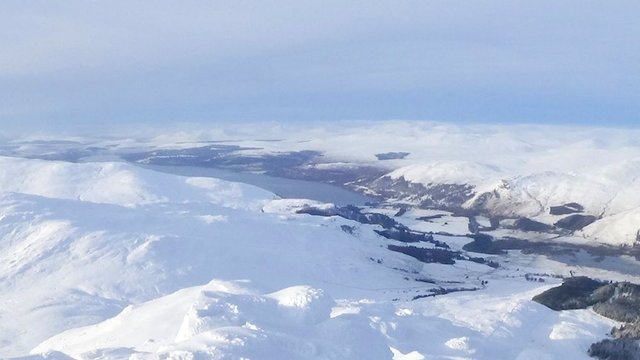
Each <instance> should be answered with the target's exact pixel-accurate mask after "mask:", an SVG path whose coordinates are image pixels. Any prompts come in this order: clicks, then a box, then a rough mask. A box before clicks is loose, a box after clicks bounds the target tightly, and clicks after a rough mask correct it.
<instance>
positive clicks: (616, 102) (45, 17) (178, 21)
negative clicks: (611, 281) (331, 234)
mask: <svg viewBox="0 0 640 360" xmlns="http://www.w3.org/2000/svg"><path fill="white" fill-rule="evenodd" d="M637 14H640V2H638V1H637V0H632V1H615V0H614V1H589V0H566V1H557V0H553V1H544V0H542V1H455V0H447V1H444V0H443V1H431V0H423V1H348V2H345V1H333V0H327V1H321V2H320V1H317V2H311V1H242V0H235V1H204V0H182V1H166V0H156V1H136V0H129V1H119V0H112V1H101V0H94V1H89V0H82V1H80V0H65V1H58V0H47V1H45V0H41V1H33V0H3V1H2V2H0V44H1V45H2V47H1V48H0V122H1V123H2V124H3V125H9V126H11V125H15V126H17V125H18V124H22V125H24V124H27V125H35V126H43V125H49V126H65V125H68V126H79V125H82V124H84V125H87V124H88V125H91V124H100V125H103V126H104V125H105V124H106V125H117V124H124V123H132V122H146V123H159V124H161V123H171V122H174V121H203V122H210V123H215V122H216V121H222V120H224V121H236V120H248V121H260V120H270V121H274V120H276V121H277V120H283V121H290V122H301V121H311V120H313V121H331V120H333V121H337V120H366V119H373V120H384V119H427V120H440V121H459V122H499V123H510V122H526V123H536V122H542V123H571V124H587V125H608V124H612V125H625V126H637V125H640V46H638V44H640V22H638V21H637ZM53 124H55V125H53Z"/></svg>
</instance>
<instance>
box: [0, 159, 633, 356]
mask: <svg viewBox="0 0 640 360" xmlns="http://www.w3.org/2000/svg"><path fill="white" fill-rule="evenodd" d="M308 204H310V202H309V201H308V200H284V201H283V200H280V199H277V198H276V197H275V196H274V195H273V194H271V193H269V192H267V191H264V190H261V189H259V188H256V187H253V186H248V185H244V184H236V183H230V182H226V181H222V180H216V179H208V178H207V179H205V178H187V177H180V176H174V175H167V174H160V173H156V172H153V171H149V170H143V169H140V168H136V167H133V166H130V165H126V164H122V163H80V164H72V163H63V162H55V161H42V160H28V159H19V158H0V279H2V281H1V282H0V357H2V358H11V357H16V358H22V359H34V360H35V359H65V360H66V359H69V358H73V359H158V358H160V359H420V358H425V359H499V358H508V359H543V358H547V359H588V357H587V355H586V349H587V348H588V345H589V344H590V343H591V342H593V341H596V340H599V339H600V338H602V337H603V336H604V334H606V332H607V331H608V330H609V329H610V327H611V326H613V325H614V324H613V322H611V321H609V320H606V319H603V318H601V317H599V316H598V315H596V314H594V313H593V312H591V311H590V310H583V311H577V312H569V313H557V312H553V311H551V310H549V309H547V308H544V307H543V306H540V305H538V304H535V303H533V302H532V301H531V300H530V299H531V298H532V297H533V296H534V295H535V294H537V293H539V292H541V291H543V290H545V289H546V288H548V287H550V286H552V285H542V284H538V283H530V282H526V281H524V280H523V279H522V277H521V276H518V275H513V274H516V273H518V274H519V272H518V271H520V270H518V271H516V270H514V269H505V270H495V269H492V268H489V267H487V266H484V265H480V264H475V263H470V262H464V261H459V262H458V263H457V264H456V265H455V266H450V265H440V264H422V263H420V262H418V261H416V260H414V259H413V258H411V257H408V256H406V255H403V254H400V253H395V252H390V251H388V250H387V249H386V245H387V244H389V243H390V242H391V240H387V239H384V238H382V237H380V236H377V235H375V233H373V231H371V230H372V227H370V226H365V225H359V224H356V223H353V222H351V221H347V220H345V219H341V218H334V217H331V218H321V217H313V216H309V215H298V214H295V210H296V209H297V208H299V207H300V206H305V205H308ZM313 205H314V206H316V205H318V204H316V203H313ZM324 206H331V205H324ZM621 221H622V220H621ZM342 225H349V226H352V227H354V228H355V229H356V230H355V231H353V232H351V233H348V232H346V231H343V230H342V229H341V226H342ZM376 259H377V260H379V261H376ZM398 269H400V270H398ZM500 271H506V272H508V274H510V276H505V274H503V273H500ZM545 271H548V272H554V271H558V272H565V271H566V269H565V268H557V269H553V268H548V267H547V268H545ZM407 274H412V275H411V276H415V277H425V278H429V279H435V280H437V281H451V280H456V281H461V284H460V286H464V287H471V286H474V285H478V283H479V282H480V279H489V280H490V283H489V285H488V287H486V288H485V289H481V290H478V291H475V292H460V293H453V294H449V295H446V296H440V297H435V298H423V299H418V300H415V301H413V300H412V299H413V297H414V296H415V295H420V294H424V292H425V291H427V290H428V289H430V288H432V287H437V286H435V285H432V284H429V283H424V282H417V281H412V280H411V279H409V277H408V276H407Z"/></svg>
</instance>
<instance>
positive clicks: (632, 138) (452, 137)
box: [147, 121, 640, 245]
mask: <svg viewBox="0 0 640 360" xmlns="http://www.w3.org/2000/svg"><path fill="white" fill-rule="evenodd" d="M158 132H159V134H158V136H157V137H155V138H152V139H150V140H147V145H148V146H151V147H154V146H157V147H159V148H166V147H171V146H173V147H193V146H197V144H198V142H202V141H206V140H227V143H229V144H236V145H241V146H246V147H255V148H259V149H254V150H251V151H252V152H253V153H255V154H268V153H277V152H287V151H296V150H315V151H319V152H322V153H323V154H324V155H325V159H326V164H323V163H320V164H316V165H314V166H315V167H316V168H334V167H335V166H336V164H339V166H340V167H343V168H344V167H349V166H353V165H367V166H370V165H375V166H381V167H384V168H386V169H389V173H388V176H390V177H392V178H400V177H404V178H405V179H406V180H409V181H412V182H416V183H420V184H425V185H429V184H469V185H473V186H475V189H476V192H477V196H478V197H479V196H481V195H482V193H484V192H495V193H497V194H498V195H499V196H500V201H494V202H491V203H489V204H488V205H487V208H488V209H489V210H490V211H492V212H493V213H494V214H495V215H498V216H513V217H529V218H533V219H535V220H538V221H542V222H546V223H549V224H553V223H554V222H555V221H557V220H559V219H560V218H557V217H550V216H549V208H550V207H551V206H558V205H563V204H565V203H570V202H577V203H579V204H581V205H583V206H584V207H585V213H586V214H590V215H595V216H597V217H601V219H600V220H598V221H597V223H596V224H594V225H593V227H594V228H593V229H589V228H587V229H585V231H583V232H581V233H579V234H577V235H579V236H582V237H583V238H584V239H585V242H598V243H605V244H611V245H631V244H632V243H633V242H634V241H635V237H630V236H627V234H631V233H636V232H637V231H638V230H640V224H638V223H637V222H636V221H635V217H634V216H633V215H632V214H633V213H634V211H632V210H634V209H636V210H637V209H640V191H637V189H639V188H640V140H638V139H640V129H638V128H613V127H579V126H550V125H508V126H505V125H498V124H452V123H440V122H434V121H381V122H370V121H362V122H341V123H340V124H339V125H336V124H331V125H326V124H320V123H316V124H311V125H309V124H305V125H304V126H296V125H287V126H285V125H282V124H269V123H260V124H245V125H243V126H234V127H226V128H219V127H218V128H215V129H211V130H206V129H205V130H202V129H200V130H197V131H192V132H175V133H173V134H170V135H168V134H167V133H166V132H164V133H163V132H162V130H158ZM255 139H275V140H277V141H261V140H255ZM188 141H191V142H188ZM168 143H169V144H171V145H167V144H168ZM384 152H407V153H409V156H407V157H406V158H404V159H396V160H385V161H378V160H377V158H376V157H375V154H377V153H384ZM474 200H476V198H474V199H472V200H470V201H469V202H468V203H467V204H466V205H467V206H471V204H473V202H474ZM610 216H612V217H613V216H615V219H617V220H615V221H614V220H612V219H608V217H610ZM625 216H630V217H629V218H628V219H626V220H621V218H622V217H625ZM614 222H615V223H616V225H615V226H621V225H624V226H625V229H623V230H620V229H619V228H615V227H613V224H614ZM598 223H599V224H598ZM596 229H597V230H596ZM621 232H622V235H623V236H619V235H620V233H621ZM596 233H597V234H596ZM592 235H593V236H592Z"/></svg>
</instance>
